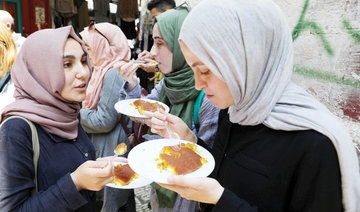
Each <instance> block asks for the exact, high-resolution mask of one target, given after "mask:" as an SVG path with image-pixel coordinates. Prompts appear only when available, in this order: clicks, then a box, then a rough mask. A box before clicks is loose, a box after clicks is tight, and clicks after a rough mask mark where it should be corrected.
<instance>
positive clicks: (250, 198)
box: [205, 110, 343, 212]
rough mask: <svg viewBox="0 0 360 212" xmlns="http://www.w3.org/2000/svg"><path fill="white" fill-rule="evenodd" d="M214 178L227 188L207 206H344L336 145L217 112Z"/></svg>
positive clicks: (259, 208)
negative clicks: (239, 121)
mask: <svg viewBox="0 0 360 212" xmlns="http://www.w3.org/2000/svg"><path fill="white" fill-rule="evenodd" d="M212 154H213V156H214V158H215V163H216V165H215V169H214V171H213V173H212V174H211V177H213V178H216V179H217V180H218V181H219V183H220V184H221V185H222V186H223V187H224V188H225V191H224V193H223V194H222V196H221V198H220V200H219V201H218V203H217V204H216V205H215V206H214V207H213V206H210V205H208V206H207V207H206V209H205V210H206V211H210V210H211V211H242V212H244V211H286V212H288V211H314V212H322V211H324V212H325V211H326V212H330V211H342V210H343V208H342V203H341V200H342V193H341V176H340V168H339V163H338V158H337V154H336V150H335V148H334V146H333V144H332V142H331V141H330V140H329V139H328V138H327V137H326V136H324V135H322V134H320V133H318V132H316V131H313V130H306V131H282V130H274V129H270V128H268V127H266V126H265V125H263V124H260V125H257V126H241V125H239V124H233V123H231V122H230V121H229V116H228V113H227V110H222V111H221V112H220V114H219V128H218V133H217V135H216V139H215V143H214V147H213V149H212Z"/></svg>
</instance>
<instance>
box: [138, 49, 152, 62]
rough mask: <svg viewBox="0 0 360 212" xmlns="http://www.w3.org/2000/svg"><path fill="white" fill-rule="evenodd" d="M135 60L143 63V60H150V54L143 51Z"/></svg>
mask: <svg viewBox="0 0 360 212" xmlns="http://www.w3.org/2000/svg"><path fill="white" fill-rule="evenodd" d="M137 59H138V60H142V61H145V59H151V56H150V52H148V51H146V50H144V51H143V52H141V53H140V54H139V55H138V57H137Z"/></svg>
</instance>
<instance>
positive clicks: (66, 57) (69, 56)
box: [64, 53, 87, 59]
mask: <svg viewBox="0 0 360 212" xmlns="http://www.w3.org/2000/svg"><path fill="white" fill-rule="evenodd" d="M86 56H87V54H86V53H84V54H83V55H81V58H83V57H86ZM64 59H75V56H74V55H64Z"/></svg>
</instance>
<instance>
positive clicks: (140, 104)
mask: <svg viewBox="0 0 360 212" xmlns="http://www.w3.org/2000/svg"><path fill="white" fill-rule="evenodd" d="M130 105H131V106H133V107H135V108H136V109H137V110H138V111H139V113H140V114H141V115H142V114H143V112H144V111H150V112H156V111H158V110H159V109H160V108H161V109H163V110H165V108H164V107H163V106H162V105H161V104H159V103H157V102H148V101H145V100H142V99H138V100H135V101H134V102H133V103H130Z"/></svg>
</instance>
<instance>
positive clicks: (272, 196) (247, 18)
mask: <svg viewBox="0 0 360 212" xmlns="http://www.w3.org/2000/svg"><path fill="white" fill-rule="evenodd" d="M204 26H206V27H204ZM199 29H201V30H199ZM179 40H180V45H181V49H182V51H183V53H184V56H185V58H186V60H187V62H188V64H190V66H191V67H192V69H193V71H194V74H195V81H196V82H195V86H196V88H197V89H199V90H200V89H205V93H206V95H207V97H208V98H209V99H210V100H211V101H212V102H213V103H214V105H215V106H216V107H218V108H221V109H223V110H222V111H221V112H220V115H219V125H218V126H219V128H218V134H217V136H216V138H215V142H214V147H213V149H212V154H213V156H214V158H215V163H216V165H215V169H214V171H213V173H212V174H211V176H210V177H211V178H210V177H208V178H191V179H190V178H186V177H184V176H174V177H169V178H168V181H169V183H170V185H162V186H164V187H166V188H168V189H171V190H174V191H176V192H177V193H179V194H180V195H181V196H183V197H185V198H187V199H191V200H196V201H200V202H204V203H209V205H206V206H205V207H204V208H205V211H209V210H213V211H224V209H226V211H342V210H345V211H351V212H356V211H360V202H359V200H360V175H359V164H358V158H357V155H356V152H355V148H354V146H353V143H352V140H351V137H350V135H349V134H348V132H347V130H346V129H345V128H344V127H343V126H342V124H341V122H340V121H339V120H338V119H337V117H335V116H334V115H333V114H331V113H330V112H329V111H328V110H327V108H326V107H325V106H323V105H322V104H321V103H319V102H318V101H317V100H316V99H315V98H313V97H312V96H311V95H309V94H308V93H306V92H305V91H304V90H303V89H301V88H300V87H297V86H296V85H294V84H293V83H292V82H291V74H292V66H293V58H292V57H293V52H292V39H291V34H290V30H289V28H288V25H287V22H286V20H285V17H284V16H283V14H282V12H281V10H280V9H279V7H278V6H276V5H275V4H274V3H273V2H272V1H270V0H223V1H218V0H204V1H202V2H201V3H199V4H198V5H197V6H196V7H195V8H194V9H193V10H192V12H191V13H190V14H189V15H188V16H187V18H186V20H185V21H184V23H183V26H182V30H181V33H180V36H179ZM165 122H168V124H169V126H171V127H172V129H173V130H175V131H176V132H177V133H178V134H179V135H180V136H181V138H183V139H187V140H192V141H194V142H198V143H199V144H202V142H201V140H198V139H196V137H195V136H194V135H193V134H192V133H191V131H190V130H189V129H186V127H185V126H184V124H183V123H182V122H181V120H180V119H178V118H177V117H174V116H172V115H170V114H166V113H163V114H162V113H157V114H156V115H155V116H154V118H153V119H152V131H153V132H154V133H158V134H160V135H162V136H164V137H167V135H166V131H165V130H164V128H165V127H164V126H165ZM180 129H182V130H180Z"/></svg>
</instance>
